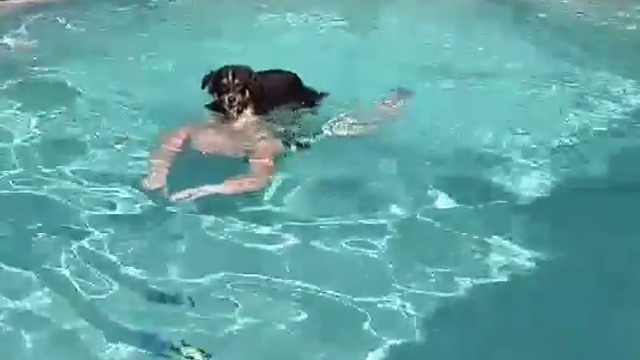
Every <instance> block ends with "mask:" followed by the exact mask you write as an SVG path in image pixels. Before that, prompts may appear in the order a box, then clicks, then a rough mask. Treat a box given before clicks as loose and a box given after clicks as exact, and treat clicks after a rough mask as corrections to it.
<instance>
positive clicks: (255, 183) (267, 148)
mask: <svg viewBox="0 0 640 360" xmlns="http://www.w3.org/2000/svg"><path fill="white" fill-rule="evenodd" d="M283 152H284V148H283V146H282V143H280V141H277V140H272V139H269V140H264V141H262V142H260V143H259V144H258V145H257V146H256V148H255V149H254V151H253V152H252V154H251V156H250V158H249V165H250V171H249V174H247V175H243V176H238V177H233V178H230V179H228V180H225V181H224V182H223V183H221V184H215V185H203V186H200V187H197V188H193V189H187V190H183V191H180V192H177V193H175V194H173V195H171V200H172V201H187V200H195V199H197V198H200V197H203V196H207V195H213V194H222V195H237V194H243V193H248V192H255V191H260V190H262V189H264V188H265V187H267V185H269V183H270V182H271V179H272V178H273V176H274V175H275V173H276V165H275V159H276V158H277V157H278V156H279V155H280V154H282V153H283Z"/></svg>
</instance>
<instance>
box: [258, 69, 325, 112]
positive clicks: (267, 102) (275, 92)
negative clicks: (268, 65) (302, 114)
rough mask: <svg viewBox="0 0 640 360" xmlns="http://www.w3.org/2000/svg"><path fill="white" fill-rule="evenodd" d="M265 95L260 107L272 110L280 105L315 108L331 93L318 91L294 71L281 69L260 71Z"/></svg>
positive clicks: (260, 80)
mask: <svg viewBox="0 0 640 360" xmlns="http://www.w3.org/2000/svg"><path fill="white" fill-rule="evenodd" d="M257 75H258V81H259V82H260V84H261V87H262V91H263V96H262V99H261V100H262V104H260V108H261V110H262V112H270V111H271V110H273V109H275V108H278V107H280V106H286V105H289V106H293V107H301V108H314V107H316V106H318V105H319V103H320V101H321V100H322V99H323V98H325V97H326V96H327V95H329V93H326V92H320V91H317V90H315V89H313V88H311V87H309V86H306V85H305V84H304V83H303V82H302V79H301V78H300V77H299V76H298V75H297V74H296V73H294V72H292V71H288V70H281V69H271V70H264V71H258V72H257Z"/></svg>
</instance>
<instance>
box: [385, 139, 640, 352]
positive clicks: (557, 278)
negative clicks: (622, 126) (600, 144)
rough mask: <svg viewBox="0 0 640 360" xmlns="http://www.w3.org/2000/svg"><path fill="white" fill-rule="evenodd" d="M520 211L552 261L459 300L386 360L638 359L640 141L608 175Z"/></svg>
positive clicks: (565, 187)
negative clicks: (420, 338) (421, 333)
mask: <svg viewBox="0 0 640 360" xmlns="http://www.w3.org/2000/svg"><path fill="white" fill-rule="evenodd" d="M515 210H516V211H517V213H518V215H522V216H523V217H524V219H525V226H526V230H525V231H527V234H526V237H527V241H528V242H529V243H532V244H535V245H536V246H538V245H539V246H538V247H542V248H545V249H546V252H547V253H548V254H549V255H550V258H549V260H548V261H546V262H543V263H542V264H540V267H539V269H538V270H536V271H534V272H532V273H531V274H527V275H517V276H514V277H513V278H512V279H511V280H510V281H508V282H504V283H496V284H492V285H486V286H480V287H477V288H474V289H473V290H471V291H470V292H469V293H468V294H467V296H465V297H461V298H458V299H453V300H452V302H451V303H448V304H445V305H444V306H443V307H441V308H440V309H438V310H437V311H436V312H435V313H434V314H433V315H432V316H430V317H429V318H427V319H424V320H423V336H424V338H423V339H422V340H421V341H420V342H413V343H405V344H401V345H398V346H395V347H393V348H391V349H390V350H389V354H388V360H418V359H420V360H424V359H438V360H447V359H460V360H466V359H476V360H484V359H486V360H502V359H505V360H507V359H508V360H521V359H532V360H533V359H536V360H539V359H545V360H552V359H583V360H588V359H594V360H596V359H597V360H600V359H605V358H608V359H617V360H622V359H638V357H639V356H640V343H638V341H637V335H638V334H639V333H640V307H639V306H638V304H640V277H638V276H637V273H636V271H635V270H636V269H635V261H636V260H637V258H638V256H640V242H638V241H637V240H638V239H637V236H638V234H639V233H640V223H639V222H638V212H639V211H638V210H640V148H625V149H623V150H622V151H619V152H618V153H616V154H614V155H613V156H611V157H610V158H609V162H608V172H607V174H606V175H605V176H602V177H598V178H582V179H571V180H567V181H565V182H564V183H563V184H561V185H559V186H557V187H556V189H555V190H553V191H552V193H551V194H550V195H549V196H548V197H546V198H541V199H539V200H537V201H535V202H533V203H531V204H529V205H525V206H521V207H519V208H517V209H515Z"/></svg>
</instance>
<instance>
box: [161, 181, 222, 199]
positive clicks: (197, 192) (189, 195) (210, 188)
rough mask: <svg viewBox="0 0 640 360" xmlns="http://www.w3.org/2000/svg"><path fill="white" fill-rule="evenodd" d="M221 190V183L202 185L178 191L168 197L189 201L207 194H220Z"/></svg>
mask: <svg viewBox="0 0 640 360" xmlns="http://www.w3.org/2000/svg"><path fill="white" fill-rule="evenodd" d="M222 190H223V186H222V185H203V186H200V187H197V188H192V189H187V190H182V191H179V192H177V193H175V194H173V195H171V197H170V198H169V199H170V200H171V201H174V202H179V201H191V200H195V199H198V198H201V197H203V196H207V195H213V194H222V193H223V191H222Z"/></svg>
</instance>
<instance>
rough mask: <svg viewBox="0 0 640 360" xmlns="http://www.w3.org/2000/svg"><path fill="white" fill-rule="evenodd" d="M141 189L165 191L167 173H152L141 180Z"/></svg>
mask: <svg viewBox="0 0 640 360" xmlns="http://www.w3.org/2000/svg"><path fill="white" fill-rule="evenodd" d="M142 187H143V188H144V189H145V190H150V191H153V190H162V191H166V188H167V172H165V171H152V172H151V173H149V175H147V177H146V178H144V179H143V180H142Z"/></svg>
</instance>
